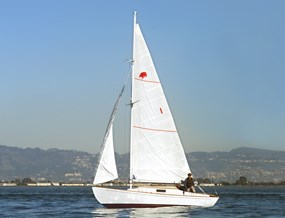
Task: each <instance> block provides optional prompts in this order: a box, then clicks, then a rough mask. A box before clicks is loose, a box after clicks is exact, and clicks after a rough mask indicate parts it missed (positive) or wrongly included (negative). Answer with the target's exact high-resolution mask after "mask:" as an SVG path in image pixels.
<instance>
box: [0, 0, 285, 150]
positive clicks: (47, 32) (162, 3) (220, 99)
mask: <svg viewBox="0 0 285 218" xmlns="http://www.w3.org/2000/svg"><path fill="white" fill-rule="evenodd" d="M284 8H285V1H283V0H273V1H272V0H251V1H248V0H232V1H228V0H216V1H213V0H201V1H194V0H178V1H177V0H175V1H174V0H156V1H141V0H132V1H131V0H125V1H115V0H113V1H111V0H107V1H95V0H84V1H80V0H61V1H58V0H49V1H38V0H25V1H22V0H11V1H8V0H6V1H5V0H3V1H1V2H0V145H7V146H17V147H22V148H27V147H31V148H35V147H39V148H42V149H49V148H58V149H67V150H71V149H72V150H79V151H86V152H90V153H97V152H98V151H99V148H100V146H101V143H102V140H103V136H104V132H105V129H106V126H107V122H108V119H109V116H110V113H111V111H112V107H113V104H114V102H115V100H116V97H117V95H118V94H119V91H120V89H121V88H122V86H123V83H124V81H125V79H126V76H127V74H128V72H129V65H128V64H127V63H125V62H124V61H125V60H127V59H129V58H130V57H131V49H132V31H133V29H132V27H133V26H132V25H133V12H134V11H135V10H136V11H138V18H137V19H138V22H139V23H140V26H141V28H142V31H143V33H144V35H145V39H146V41H147V43H148V46H149V49H150V52H151V53H152V56H153V60H154V62H155V65H156V67H157V71H158V73H159V76H160V80H161V82H162V85H163V87H164V91H165V93H166V96H167V99H168V103H169V105H170V108H171V110H172V113H173V116H174V119H175V123H176V126H177V129H178V131H179V135H180V138H181V141H182V143H183V145H184V149H185V151H186V152H194V151H208V152H210V151H230V150H231V149H234V148H237V147H242V146H246V147H255V148H261V149H272V150H283V151H284V148H285V134H284V133H285V98H284V93H285V26H284V23H285V14H284ZM123 101H124V102H122V104H121V108H123V109H122V111H121V112H119V113H118V117H121V118H118V121H117V122H118V124H116V125H115V127H117V128H116V129H115V130H114V131H115V137H116V138H115V140H116V139H117V141H118V144H117V147H116V151H117V152H119V153H126V152H128V137H127V135H128V128H127V125H128V124H126V123H127V120H128V117H129V116H128V113H127V112H125V111H128V109H126V108H127V107H126V106H125V105H126V104H127V102H128V101H129V97H127V96H126V97H125V98H124V100H123ZM119 124H121V125H122V127H119Z"/></svg>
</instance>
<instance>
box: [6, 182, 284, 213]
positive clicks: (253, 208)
mask: <svg viewBox="0 0 285 218" xmlns="http://www.w3.org/2000/svg"><path fill="white" fill-rule="evenodd" d="M206 191H210V192H211V191H212V192H214V191H217V193H218V194H219V196H220V199H219V201H218V202H217V204H216V205H215V206H214V207H211V208H191V207H161V208H137V209H136V208H130V209H107V208H104V207H103V206H102V205H100V204H99V203H98V201H97V200H96V199H95V197H94V195H93V193H92V189H91V187H0V217H149V218H155V217H161V218H165V217H167V218H168V217H194V218H195V217H203V218H205V217H272V218H273V217H285V187H284V186H283V187H281V186H278V187H277V186H275V187H256V186H247V187H237V186H227V187H216V188H210V189H209V188H208V189H206Z"/></svg>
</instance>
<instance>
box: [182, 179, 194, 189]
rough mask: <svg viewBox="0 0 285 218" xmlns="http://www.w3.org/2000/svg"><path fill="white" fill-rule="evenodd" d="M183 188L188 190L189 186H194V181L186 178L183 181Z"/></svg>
mask: <svg viewBox="0 0 285 218" xmlns="http://www.w3.org/2000/svg"><path fill="white" fill-rule="evenodd" d="M184 186H185V187H186V188H187V189H188V188H190V187H191V186H194V179H193V178H192V177H191V178H189V177H187V178H186V179H185V181H184Z"/></svg>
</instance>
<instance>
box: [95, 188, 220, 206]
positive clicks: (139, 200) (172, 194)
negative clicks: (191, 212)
mask: <svg viewBox="0 0 285 218" xmlns="http://www.w3.org/2000/svg"><path fill="white" fill-rule="evenodd" d="M92 189H93V193H94V195H95V197H96V199H97V200H98V201H99V203H100V204H102V205H103V206H105V207H107V208H147V207H169V206H195V207H212V206H214V205H215V203H216V202H217V201H218V199H219V197H217V196H211V195H208V194H203V193H189V192H183V191H180V190H178V189H163V188H160V189H156V188H135V189H128V190H121V189H113V188H102V187H93V188H92Z"/></svg>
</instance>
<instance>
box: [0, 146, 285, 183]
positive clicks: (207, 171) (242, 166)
mask: <svg viewBox="0 0 285 218" xmlns="http://www.w3.org/2000/svg"><path fill="white" fill-rule="evenodd" d="M186 156H187V159H188V162H189V165H190V167H191V170H192V172H193V174H194V175H195V177H200V178H210V179H213V180H214V181H217V182H218V181H228V182H233V181H236V180H237V179H238V178H239V177H240V176H245V177H247V178H248V179H249V180H250V181H254V182H272V181H273V182H279V181H282V180H285V152H284V151H271V150H262V149H255V148H246V147H241V148H237V149H234V150H232V151H230V152H210V153H207V152H193V153H188V154H186ZM97 158H98V155H94V154H90V153H87V152H80V151H74V150H60V149H48V150H43V149H40V148H25V149H23V148H17V147H9V146H3V145H0V164H1V168H0V181H1V180H3V181H11V180H15V179H17V178H25V177H30V178H33V179H34V180H36V181H48V180H50V181H58V182H92V181H93V176H94V171H95V165H96V163H97ZM116 161H117V165H118V171H119V175H120V178H121V179H127V178H128V177H129V170H128V166H129V155H128V154H116Z"/></svg>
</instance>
